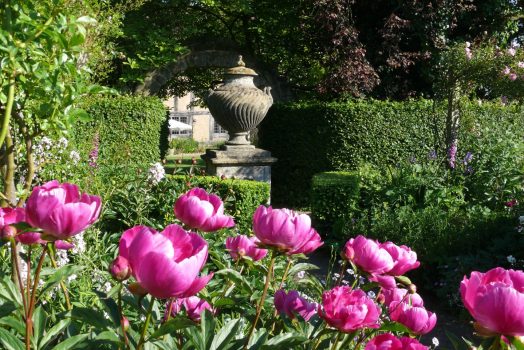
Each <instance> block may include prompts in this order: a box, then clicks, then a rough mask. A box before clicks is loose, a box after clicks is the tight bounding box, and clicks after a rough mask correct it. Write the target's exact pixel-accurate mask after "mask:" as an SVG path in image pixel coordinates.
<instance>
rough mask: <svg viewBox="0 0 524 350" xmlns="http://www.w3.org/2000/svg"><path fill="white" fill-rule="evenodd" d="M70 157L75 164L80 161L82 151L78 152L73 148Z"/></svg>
mask: <svg viewBox="0 0 524 350" xmlns="http://www.w3.org/2000/svg"><path fill="white" fill-rule="evenodd" d="M69 158H70V159H71V160H72V161H73V164H75V165H76V164H78V162H79V161H80V153H78V152H77V151H75V150H72V151H71V153H69Z"/></svg>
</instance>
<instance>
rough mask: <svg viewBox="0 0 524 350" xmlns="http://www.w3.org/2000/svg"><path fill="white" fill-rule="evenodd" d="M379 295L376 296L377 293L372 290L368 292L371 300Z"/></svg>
mask: <svg viewBox="0 0 524 350" xmlns="http://www.w3.org/2000/svg"><path fill="white" fill-rule="evenodd" d="M376 296H377V295H376V294H375V292H373V291H372V290H370V291H369V292H368V297H370V298H371V299H374V298H375V297H376Z"/></svg>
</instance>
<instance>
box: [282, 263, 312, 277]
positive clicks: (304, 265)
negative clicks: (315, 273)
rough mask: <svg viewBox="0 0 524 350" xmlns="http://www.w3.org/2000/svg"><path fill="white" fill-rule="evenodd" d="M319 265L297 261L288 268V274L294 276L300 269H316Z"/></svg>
mask: <svg viewBox="0 0 524 350" xmlns="http://www.w3.org/2000/svg"><path fill="white" fill-rule="evenodd" d="M318 269H319V267H318V266H317V265H313V264H308V263H299V264H296V265H294V266H293V267H292V268H290V269H289V272H288V276H290V277H291V276H294V275H296V274H297V273H298V272H300V271H309V270H318Z"/></svg>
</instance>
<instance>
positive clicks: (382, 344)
mask: <svg viewBox="0 0 524 350" xmlns="http://www.w3.org/2000/svg"><path fill="white" fill-rule="evenodd" d="M427 349H428V347H427V346H425V345H422V344H421V343H420V342H419V341H418V340H417V339H413V338H410V337H402V338H400V339H399V338H397V337H395V336H394V335H393V334H391V333H383V334H380V335H377V336H375V337H374V338H373V339H371V340H370V341H369V342H368V343H367V344H366V347H365V348H364V350H427Z"/></svg>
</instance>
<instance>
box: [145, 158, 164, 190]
mask: <svg viewBox="0 0 524 350" xmlns="http://www.w3.org/2000/svg"><path fill="white" fill-rule="evenodd" d="M165 176H166V171H165V170H164V167H163V166H162V164H160V163H155V164H153V166H151V168H149V171H148V176H147V179H148V180H149V181H150V182H151V183H152V184H153V185H156V184H158V183H159V182H160V181H162V179H163V178H164V177H165Z"/></svg>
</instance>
